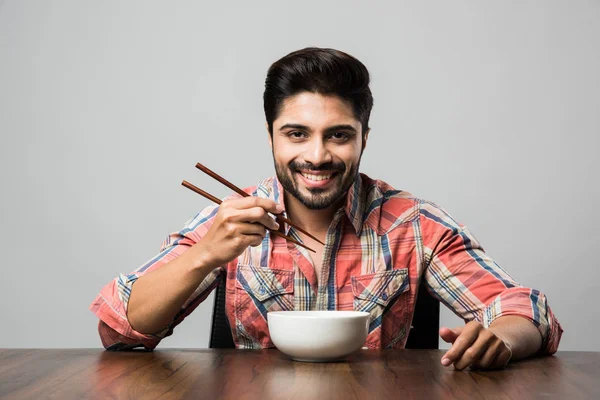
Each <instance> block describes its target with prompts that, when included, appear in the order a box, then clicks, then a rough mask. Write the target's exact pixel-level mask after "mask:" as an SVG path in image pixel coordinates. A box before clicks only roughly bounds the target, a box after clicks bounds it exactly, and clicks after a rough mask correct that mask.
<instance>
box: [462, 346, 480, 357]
mask: <svg viewBox="0 0 600 400" xmlns="http://www.w3.org/2000/svg"><path fill="white" fill-rule="evenodd" d="M465 356H466V357H467V358H470V359H473V358H475V357H476V356H477V350H476V349H474V348H473V347H469V348H468V349H467V350H466V351H465Z"/></svg>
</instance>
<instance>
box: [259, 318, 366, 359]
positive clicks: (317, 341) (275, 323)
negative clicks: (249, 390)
mask: <svg viewBox="0 0 600 400" xmlns="http://www.w3.org/2000/svg"><path fill="white" fill-rule="evenodd" d="M267 320H268V323H269V333H270V335H271V340H272V341H273V344H274V345H275V347H277V349H279V350H280V351H281V352H282V353H284V354H286V355H288V356H290V357H291V358H292V359H293V360H296V361H306V362H323V361H335V360H340V359H342V358H344V357H346V356H348V355H350V354H352V353H353V352H355V351H357V350H359V349H360V348H361V347H363V345H364V343H365V340H366V339H367V335H368V333H369V313H367V312H360V311H274V312H270V313H268V314H267Z"/></svg>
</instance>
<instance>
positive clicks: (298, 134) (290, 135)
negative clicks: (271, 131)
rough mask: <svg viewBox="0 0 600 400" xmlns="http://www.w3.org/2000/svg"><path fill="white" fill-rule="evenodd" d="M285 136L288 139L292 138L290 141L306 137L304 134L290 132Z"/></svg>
mask: <svg viewBox="0 0 600 400" xmlns="http://www.w3.org/2000/svg"><path fill="white" fill-rule="evenodd" d="M287 135H288V137H289V138H292V139H304V138H305V137H306V133H304V132H302V131H292V132H289V133H288V134H287Z"/></svg>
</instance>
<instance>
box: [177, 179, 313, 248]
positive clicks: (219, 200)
mask: <svg viewBox="0 0 600 400" xmlns="http://www.w3.org/2000/svg"><path fill="white" fill-rule="evenodd" d="M181 184H182V185H183V186H185V187H186V188H188V189H190V190H191V191H193V192H196V193H198V194H199V195H201V196H204V197H206V198H207V199H208V200H210V201H212V202H215V203H217V204H221V203H222V201H221V199H219V198H217V197H215V196H213V195H212V194H210V193H208V192H205V191H204V190H202V189H200V188H199V187H197V186H194V185H192V184H191V183H189V182H188V181H185V180H184V181H183V182H181ZM267 229H268V230H269V232H271V233H272V234H274V235H277V236H279V237H282V238H284V239H285V240H287V241H290V242H292V243H295V244H297V245H298V246H300V247H304V248H305V249H306V250H310V251H312V252H313V253H316V251H314V250H313V249H311V248H310V247H308V246H306V245H305V244H304V243H300V242H299V241H297V240H296V239H294V238H293V237H291V236H287V235H284V234H283V233H281V232H279V231H276V230H274V229H269V228H267Z"/></svg>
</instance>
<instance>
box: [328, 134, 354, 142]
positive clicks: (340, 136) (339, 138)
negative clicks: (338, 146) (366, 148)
mask: <svg viewBox="0 0 600 400" xmlns="http://www.w3.org/2000/svg"><path fill="white" fill-rule="evenodd" d="M329 137H330V138H332V139H333V140H335V141H337V142H345V141H346V140H348V139H349V138H350V135H348V134H347V133H346V132H335V133H332V134H331V136H329Z"/></svg>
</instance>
